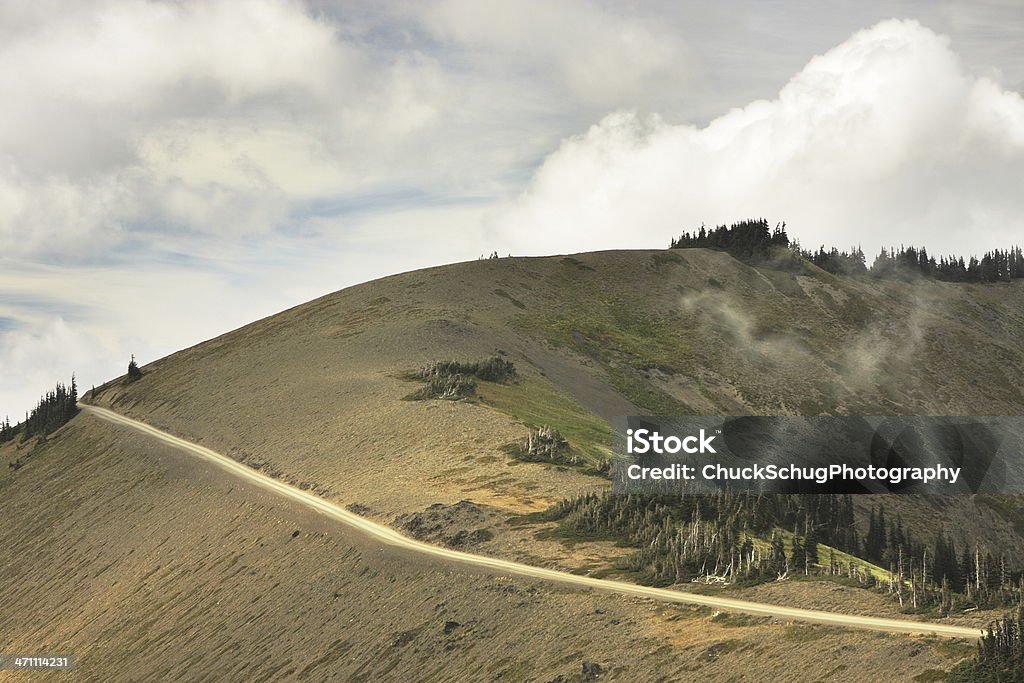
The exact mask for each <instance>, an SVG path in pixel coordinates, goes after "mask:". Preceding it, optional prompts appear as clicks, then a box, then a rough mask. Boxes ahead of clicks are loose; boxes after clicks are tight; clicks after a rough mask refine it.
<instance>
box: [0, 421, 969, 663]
mask: <svg viewBox="0 0 1024 683" xmlns="http://www.w3.org/2000/svg"><path fill="white" fill-rule="evenodd" d="M2 450H3V451H4V452H3V455H4V456H5V457H6V456H8V455H10V453H9V451H10V448H9V447H5V448H4V449H2ZM25 463H26V464H25V466H24V467H22V468H21V469H19V470H17V471H12V470H9V469H7V468H5V469H4V470H3V471H2V472H0V501H2V503H0V505H2V512H3V515H2V517H3V523H2V524H0V548H3V551H2V553H0V577H2V581H3V585H4V590H3V591H2V592H0V651H2V652H7V653H16V652H17V653H30V652H40V651H45V652H61V653H71V654H74V655H75V656H76V657H77V661H78V671H77V672H75V675H74V677H73V678H74V680H86V681H118V680H197V679H199V678H204V679H208V680H224V681H242V680H244V681H267V680H346V681H358V680H375V681H376V680H401V681H455V680H516V681H520V680H521V681H528V680H533V681H549V680H552V679H553V678H555V677H556V676H559V675H564V676H566V679H564V680H569V681H571V680H579V675H580V674H581V672H582V665H583V662H584V661H592V662H598V663H599V664H601V666H602V668H603V669H604V671H605V672H606V673H605V674H603V675H602V678H601V680H623V681H636V680H659V679H661V680H686V679H689V678H693V677H695V676H701V677H706V678H708V679H711V680H725V679H728V680H741V681H742V680H749V681H758V680H770V679H774V680H814V679H826V678H827V679H829V680H851V681H852V680H865V678H867V679H875V680H880V679H881V678H885V679H886V680H911V679H913V677H914V676H916V675H918V674H920V673H922V672H924V671H927V670H941V669H946V668H948V667H949V666H951V665H952V664H953V663H955V661H956V659H957V657H960V656H963V653H964V652H965V651H966V649H965V648H962V647H958V646H956V645H955V644H951V643H948V642H941V643H940V642H936V641H930V640H925V639H914V638H905V637H887V636H881V635H875V634H871V633H865V632H849V631H837V630H833V629H828V628H818V627H805V626H783V625H776V624H773V623H768V622H764V621H760V620H751V619H747V618H744V617H717V618H716V617H713V616H712V615H710V614H708V613H707V612H704V611H700V610H693V609H687V608H682V607H668V606H662V605H656V604H653V603H649V602H645V601H636V600H628V599H623V598H620V597H617V596H607V595H601V594H596V593H589V592H580V591H569V590H565V589H561V588H556V587H552V586H549V585H547V584H543V583H539V582H531V581H526V580H520V579H515V580H509V579H507V578H503V577H500V576H494V575H490V574H488V573H486V572H482V571H471V570H468V569H466V568H461V567H457V566H452V565H446V564H440V563H437V562H435V561H432V560H429V559H427V558H423V557H421V556H418V555H416V556H413V555H409V554H407V553H405V552H400V551H396V550H394V549H389V548H387V547H385V546H381V545H379V544H376V543H368V542H367V541H366V540H365V539H363V538H362V537H361V536H359V535H358V534H354V533H352V532H351V531H349V530H348V529H346V528H345V527H342V526H340V525H337V524H334V523H331V522H327V521H324V520H323V519H322V518H319V517H317V516H315V515H313V514H311V513H310V512H308V511H307V510H306V509H304V508H302V507H301V506H297V505H294V504H292V503H290V502H289V501H287V500H283V499H281V498H278V497H272V496H270V495H269V494H267V493H265V492H263V491H261V490H257V489H253V488H251V487H248V486H246V485H244V484H242V483H240V482H239V481H238V480H236V479H234V478H231V477H229V476H227V475H225V474H224V473H222V472H221V471H220V470H218V469H216V468H215V467H213V466H211V465H209V464H206V463H203V462H200V461H198V460H196V459H194V458H192V457H190V456H187V455H184V454H182V453H180V452H178V451H175V450H172V449H168V448H166V447H164V446H162V445H159V444H154V443H153V442H152V441H151V440H149V439H146V438H145V437H144V436H141V435H139V434H137V433H135V432H132V431H131V430H127V431H126V430H123V429H120V428H115V427H112V426H111V425H109V424H107V423H103V422H100V421H98V420H95V419H93V418H90V417H88V416H85V415H82V416H79V417H77V418H76V419H75V420H73V421H72V422H71V423H70V424H69V425H68V426H66V427H65V428H64V429H63V430H61V431H60V432H58V433H57V434H56V435H54V436H53V437H52V438H51V439H50V441H49V442H48V443H45V444H43V445H41V446H40V447H38V448H37V449H36V450H35V452H34V453H33V455H31V456H30V457H28V458H26V459H25ZM880 648H883V649H884V650H885V652H886V654H887V656H886V657H885V658H879V657H878V652H879V649H880ZM967 649H969V648H967ZM823 655H825V656H823ZM37 677H38V676H37V675H35V676H33V674H25V675H23V676H19V675H17V674H11V673H9V672H8V673H6V674H5V673H0V679H4V680H6V679H11V680H29V679H32V680H34V679H35V678H37Z"/></svg>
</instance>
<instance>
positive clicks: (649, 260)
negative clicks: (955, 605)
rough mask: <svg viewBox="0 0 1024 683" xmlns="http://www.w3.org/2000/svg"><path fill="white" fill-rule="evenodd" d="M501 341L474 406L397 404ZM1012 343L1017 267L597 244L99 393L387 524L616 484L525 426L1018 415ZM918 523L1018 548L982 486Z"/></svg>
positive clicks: (580, 430)
mask: <svg viewBox="0 0 1024 683" xmlns="http://www.w3.org/2000/svg"><path fill="white" fill-rule="evenodd" d="M495 354H498V355H502V356H503V357H506V358H508V359H510V360H512V361H513V362H514V363H515V364H516V367H517V368H518V369H519V374H520V378H521V379H520V382H519V383H518V384H510V385H502V386H499V385H494V386H488V385H486V383H481V386H480V391H479V394H480V396H479V400H477V401H475V402H451V401H403V400H401V399H402V398H404V397H405V396H407V395H408V394H409V393H410V391H411V390H412V387H410V384H409V382H408V381H407V380H405V379H402V377H403V376H404V375H405V374H406V373H408V372H409V371H411V370H414V369H416V368H418V367H420V366H422V365H425V364H428V363H430V362H433V361H436V360H440V359H446V358H454V359H460V360H476V359H480V358H484V357H487V356H491V355H495ZM1022 359H1024V282H1015V283H1013V284H1010V285H957V284H951V283H942V282H936V281H933V280H922V281H917V282H900V281H892V280H876V279H871V278H866V277H862V278H850V277H836V276H832V275H829V274H827V273H825V272H823V271H821V270H818V269H816V268H814V267H813V266H807V267H806V268H805V269H804V271H803V272H802V273H800V274H796V273H793V272H784V271H775V270H769V269H760V270H759V269H755V268H751V267H749V266H746V265H744V264H742V263H740V262H738V261H736V260H735V259H733V258H731V257H730V256H728V255H727V254H724V253H721V252H714V251H707V250H702V249H690V250H673V251H624V252H598V253H591V254H578V255H575V256H555V257H548V258H510V259H496V260H482V261H475V262H468V263H461V264H455V265H450V266H442V267H438V268H431V269H427V270H422V271H416V272H411V273H405V274H402V275H397V276H393V277H389V278H385V279H382V280H377V281H374V282H370V283H366V284H364V285H359V286H356V287H352V288H349V289H346V290H343V291H340V292H336V293H334V294H330V295H328V296H325V297H322V298H320V299H317V300H315V301H312V302H310V303H308V304H304V305H302V306H298V307H296V308H293V309H290V310H288V311H285V312H283V313H280V314H278V315H275V316H272V317H270V318H267V319H264V320H261V321H258V322H256V323H253V324H251V325H248V326H246V327H243V328H241V329H239V330H236V331H234V332H231V333H229V334H226V335H223V336H221V337H218V338H216V339H213V340H210V341H208V342H205V343H203V344H200V345H198V346H195V347H193V348H190V349H186V350H184V351H181V352H179V353H176V354H173V355H172V356H169V357H167V358H164V359H161V360H158V361H156V362H153V363H150V364H149V365H147V366H145V367H144V368H143V370H144V372H145V376H144V377H143V379H142V380H140V381H138V382H135V383H133V384H130V385H127V386H124V385H121V384H120V383H115V384H114V385H112V386H110V387H109V388H107V389H105V390H104V391H102V392H101V393H100V395H99V396H98V397H97V399H96V400H97V402H99V403H101V404H107V405H111V406H112V407H114V408H115V409H116V410H118V411H121V412H124V413H127V414H128V415H132V416H136V417H139V418H142V419H145V420H147V421H150V422H153V423H154V424H156V425H157V426H160V427H163V428H166V429H169V430H170V431H172V432H174V433H177V434H181V435H182V436H185V437H187V438H189V439H192V440H194V441H198V442H200V443H204V444H207V445H209V446H211V447H213V448H215V449H217V450H219V451H221V452H225V453H229V454H232V455H233V456H234V457H237V458H238V459H240V460H244V461H246V462H249V463H251V464H255V465H257V466H261V467H263V468H265V469H267V470H268V471H272V472H275V473H279V474H282V475H283V476H286V477H288V478H291V479H292V480H294V481H300V482H309V483H311V484H313V485H316V486H317V487H318V490H321V491H323V492H325V493H326V494H327V495H332V496H334V497H336V498H337V499H339V500H341V501H343V502H346V503H356V504H359V505H361V506H363V507H362V508H361V509H364V510H366V511H367V513H368V514H371V515H377V516H380V517H383V518H386V519H390V518H392V517H393V516H395V515H398V514H402V513H411V512H416V511H419V510H423V509H425V508H426V507H427V506H429V505H431V504H433V503H437V502H441V503H445V504H452V503H455V502H457V501H459V500H462V499H464V498H468V499H472V500H473V501H475V502H477V503H480V504H483V505H486V506H490V507H492V508H494V509H497V510H503V511H506V512H510V513H512V512H515V513H523V512H530V511H533V510H539V509H543V508H544V507H546V506H547V505H549V504H551V503H552V502H554V501H556V500H558V499H560V498H562V497H565V496H566V495H572V494H576V493H579V492H584V491H587V490H598V489H600V488H602V487H603V486H605V485H606V484H605V482H603V481H602V480H601V479H600V478H597V477H593V476H588V475H586V474H585V473H584V472H583V471H578V470H573V469H565V468H557V467H552V466H546V465H542V464H524V463H518V462H515V461H514V460H513V459H511V458H510V457H509V456H508V455H507V454H506V453H505V451H504V450H503V447H504V446H505V445H507V444H509V443H511V442H514V441H516V440H518V439H522V438H523V437H524V436H525V435H526V434H527V433H528V431H529V429H528V427H529V426H530V425H538V424H551V425H552V426H555V427H557V428H558V429H559V430H560V431H562V432H563V433H564V434H565V435H566V436H567V437H568V438H569V439H570V441H572V442H573V443H574V445H576V446H578V447H579V448H581V449H582V450H584V451H585V452H587V453H588V454H589V455H590V456H591V457H593V458H599V457H600V456H601V454H602V451H603V449H606V448H607V441H606V440H605V439H606V434H607V432H606V431H605V429H604V426H603V423H602V420H606V419H607V418H609V417H611V416H613V415H616V414H630V413H638V412H654V413H658V412H663V413H694V414H789V413H792V414H797V413H799V414H901V413H903V414H981V415H991V414H1018V413H1020V411H1021V409H1022V406H1024V396H1022V393H1021V390H1020V386H1019V385H1020V383H1019V382H1017V381H1015V380H1014V378H1015V377H1019V376H1021V373H1022V370H1024V367H1022V365H1024V360H1022ZM892 505H893V506H901V507H902V508H904V509H903V510H902V511H901V514H904V516H905V517H910V518H914V517H915V516H918V515H915V510H917V509H919V508H920V507H921V506H920V505H919V504H918V503H907V502H906V501H896V502H893V503H892ZM925 517H926V518H927V519H922V526H923V527H925V529H926V530H927V529H930V528H936V529H937V528H939V527H940V526H942V527H945V528H946V529H947V531H948V532H950V533H951V534H953V535H954V536H955V537H957V538H958V541H959V542H960V544H961V545H963V544H969V543H973V542H974V541H975V540H976V539H982V540H983V541H984V540H986V539H991V542H992V544H993V545H997V544H998V545H1004V546H1005V545H1006V541H1007V539H1018V542H1017V543H1016V544H1013V543H1011V544H1010V545H1011V546H1013V545H1016V546H1017V547H1021V546H1022V544H1021V543H1020V542H1019V539H1020V536H1019V535H1018V534H1017V532H1016V531H1015V530H1014V527H1015V525H1016V526H1019V524H1018V523H1017V522H1016V521H1015V520H1014V519H1013V518H1012V516H1009V517H1008V516H1007V515H1005V514H1000V513H997V512H995V511H993V510H992V509H991V507H990V506H979V505H978V504H976V503H975V502H974V501H972V500H970V499H964V500H960V501H953V502H951V503H950V504H949V505H944V506H939V507H934V506H927V514H926V515H925ZM978 519H981V520H983V522H982V523H975V522H974V521H971V520H978Z"/></svg>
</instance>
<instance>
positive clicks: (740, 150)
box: [493, 20, 1024, 253]
mask: <svg viewBox="0 0 1024 683" xmlns="http://www.w3.org/2000/svg"><path fill="white" fill-rule="evenodd" d="M1022 129H1024V101H1022V99H1021V97H1020V95H1019V94H1017V93H1013V92H1008V91H1006V90H1004V89H1002V88H1001V87H999V86H998V85H997V84H996V83H995V82H993V81H992V80H990V79H988V78H978V77H973V76H971V75H970V74H969V73H967V72H966V71H965V69H964V68H963V66H962V65H961V62H960V60H959V59H958V57H957V55H956V54H955V53H954V52H953V51H952V50H951V49H950V46H949V41H948V39H946V38H944V37H941V36H938V35H936V34H935V33H933V32H932V31H930V30H928V29H927V28H924V27H923V26H921V25H920V24H918V23H917V22H914V21H896V20H892V21H886V22H882V23H880V24H878V25H876V26H875V27H873V28H871V29H868V30H864V31H860V32H858V33H856V34H854V35H853V36H852V37H851V38H849V39H848V40H847V41H846V42H844V43H843V44H841V45H839V46H838V47H836V48H834V49H832V50H830V51H828V52H827V53H825V54H824V55H821V56H818V57H815V58H814V59H812V60H811V61H810V62H809V63H808V64H807V65H806V66H805V67H804V68H803V70H802V71H801V72H800V73H798V74H797V75H796V76H794V77H793V78H792V79H791V80H790V81H789V82H788V83H787V84H786V85H785V87H783V88H782V90H781V91H780V92H779V94H778V97H776V98H775V99H773V100H770V101H768V100H764V101H757V102H753V103H751V104H749V105H747V106H745V107H743V108H741V109H735V110H732V111H730V112H728V113H726V114H724V115H722V116H720V117H719V118H717V119H715V120H713V121H711V122H710V123H709V124H708V125H707V126H706V127H704V128H698V127H695V126H691V125H671V124H668V123H666V122H664V121H663V120H661V119H660V118H659V117H657V116H640V115H638V114H635V113H631V112H628V111H620V112H617V113H614V114H611V115H609V116H607V117H606V118H605V119H603V120H602V121H601V122H600V123H598V124H596V125H594V126H592V127H591V128H590V129H589V130H588V131H587V132H586V133H584V134H583V135H580V136H578V137H575V138H571V139H569V140H566V141H564V142H563V144H562V145H561V147H560V149H559V150H558V151H556V152H554V153H553V154H551V155H550V156H549V157H548V158H547V159H546V160H545V161H544V163H543V164H542V166H541V167H540V169H539V170H538V171H537V173H536V174H535V176H534V178H533V180H532V182H531V183H530V186H529V187H528V189H527V190H526V191H525V193H524V194H523V195H522V197H521V198H520V199H519V200H518V201H517V202H515V203H514V204H513V205H512V206H511V207H510V208H508V210H506V211H504V212H502V213H500V214H499V215H496V216H495V217H494V219H493V220H494V229H495V230H496V231H497V234H498V235H500V236H502V237H503V238H504V239H507V240H509V241H512V242H513V243H514V244H515V245H516V247H517V248H518V249H519V250H521V251H522V250H525V251H528V252H530V253H540V252H550V251H578V250H582V249H593V248H629V247H660V246H664V245H665V244H666V243H667V241H668V239H669V237H670V236H672V235H674V234H676V233H678V232H679V231H680V230H681V229H683V228H692V227H696V226H699V225H700V223H701V222H703V221H706V222H708V223H718V222H727V221H732V220H735V219H738V218H744V217H748V216H761V215H763V216H766V217H768V218H769V219H778V220H783V219H784V220H787V221H788V222H789V224H790V226H791V228H792V229H793V231H794V232H795V233H796V235H797V236H799V237H802V240H803V242H804V244H805V245H808V246H811V245H815V246H816V245H817V243H819V242H824V243H826V244H836V245H838V246H848V245H849V244H851V243H856V242H861V243H863V244H864V245H865V247H870V248H873V247H876V246H880V245H883V244H889V243H890V242H897V243H900V242H903V243H924V244H926V245H927V246H929V248H930V249H932V250H933V251H947V250H956V251H960V252H963V251H969V250H983V249H986V248H991V247H993V246H996V245H1005V244H1007V243H1010V242H1012V241H1013V240H1015V239H1016V240H1019V235H1020V234H1021V231H1022V228H1024V196H1022V195H1021V194H1020V193H1019V192H1018V191H1017V190H1016V189H1014V187H1015V185H1016V183H1017V180H1018V179H1019V178H1020V177H1022V176H1024V139H1022V135H1021V131H1022Z"/></svg>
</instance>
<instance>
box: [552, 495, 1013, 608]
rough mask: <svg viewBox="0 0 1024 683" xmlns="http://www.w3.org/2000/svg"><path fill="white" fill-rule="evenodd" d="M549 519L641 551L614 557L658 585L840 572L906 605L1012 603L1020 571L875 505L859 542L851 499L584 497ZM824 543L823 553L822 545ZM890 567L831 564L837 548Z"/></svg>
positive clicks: (555, 511)
mask: <svg viewBox="0 0 1024 683" xmlns="http://www.w3.org/2000/svg"><path fill="white" fill-rule="evenodd" d="M551 516H552V518H553V519H558V520H561V522H562V525H563V527H564V528H565V529H566V530H568V531H571V532H573V533H576V534H581V535H588V536H604V537H612V538H616V539H618V540H620V541H622V542H624V543H626V544H627V545H630V546H633V547H636V548H638V550H637V551H636V552H635V553H633V554H631V555H629V556H626V557H624V558H622V559H621V560H620V561H619V567H620V568H621V569H624V570H628V571H634V572H638V573H640V574H641V575H643V576H644V577H645V578H646V579H647V580H649V581H650V582H652V583H655V584H662V585H667V584H672V583H680V582H686V581H702V582H706V583H716V582H718V583H733V582H737V581H738V582H757V581H765V580H774V579H777V578H780V577H785V576H787V575H790V574H795V573H799V574H805V575H810V574H823V575H833V576H846V577H848V578H850V579H855V580H857V581H858V582H860V583H861V584H863V585H867V586H870V587H876V588H879V589H881V590H885V591H886V592H888V593H890V594H892V595H893V596H894V598H896V599H897V600H899V602H900V604H901V605H903V606H905V607H908V608H921V607H938V608H940V609H941V610H942V611H950V610H952V609H955V608H958V607H966V606H998V605H1007V604H1014V603H1015V602H1017V601H1019V600H1020V599H1021V595H1022V581H1024V579H1022V577H1021V574H1020V573H1019V572H1017V571H1013V570H1012V569H1011V567H1010V566H1009V563H1008V562H1007V560H1006V558H1005V557H999V558H996V557H994V556H993V555H992V554H991V553H989V552H987V551H982V550H981V549H980V548H974V549H973V550H967V549H965V550H964V551H963V553H960V554H958V553H957V550H956V547H955V545H954V543H953V541H952V540H951V539H949V538H947V537H946V536H945V535H944V534H939V536H938V537H937V539H936V540H935V542H934V543H928V542H925V541H922V540H920V539H916V538H914V537H912V536H911V534H910V533H909V532H907V531H906V530H905V528H904V526H903V523H902V521H901V520H900V519H899V518H897V519H895V520H887V519H886V516H885V511H884V508H881V509H873V510H872V512H871V516H870V521H869V528H868V532H867V535H866V536H865V537H864V538H861V537H860V534H858V532H857V529H856V526H855V524H854V512H853V499H852V496H850V495H833V496H823V495H812V494H791V495H757V496H754V495H749V494H734V493H716V494H704V493H701V494H688V495H684V496H615V495H609V494H603V495H598V494H588V495H585V496H582V497H579V498H575V499H569V500H564V501H562V502H561V503H559V504H558V505H556V506H555V507H554V508H553V509H552V511H551ZM822 546H827V547H822ZM835 551H841V552H842V553H846V554H848V555H852V556H855V557H859V558H863V559H865V560H868V561H870V562H871V563H873V564H875V565H877V566H879V567H881V568H882V569H888V576H887V577H883V576H881V575H880V573H879V572H877V571H876V572H872V571H870V570H869V568H868V567H866V566H864V565H863V564H859V563H855V562H850V561H848V560H846V561H840V560H838V559H837V556H836V552H835Z"/></svg>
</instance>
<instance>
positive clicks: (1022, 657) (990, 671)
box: [946, 605, 1024, 683]
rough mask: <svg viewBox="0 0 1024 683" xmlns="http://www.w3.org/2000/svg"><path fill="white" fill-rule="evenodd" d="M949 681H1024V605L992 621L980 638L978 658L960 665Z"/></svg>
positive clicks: (949, 676) (964, 682) (951, 674)
mask: <svg viewBox="0 0 1024 683" xmlns="http://www.w3.org/2000/svg"><path fill="white" fill-rule="evenodd" d="M946 680H947V681H951V682H957V683H961V682H962V683H1003V682H1006V683H1011V682H1013V681H1024V605H1022V606H1018V608H1017V613H1016V614H1015V615H1013V616H1006V617H1004V618H1003V619H1001V620H1000V621H997V622H995V623H993V624H992V625H990V626H989V627H988V628H987V629H986V630H985V633H984V635H983V636H982V637H981V640H980V641H978V657H977V659H974V660H971V661H968V662H964V663H962V664H959V665H957V666H956V667H954V668H953V670H952V671H950V672H949V675H948V676H947V677H946Z"/></svg>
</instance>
